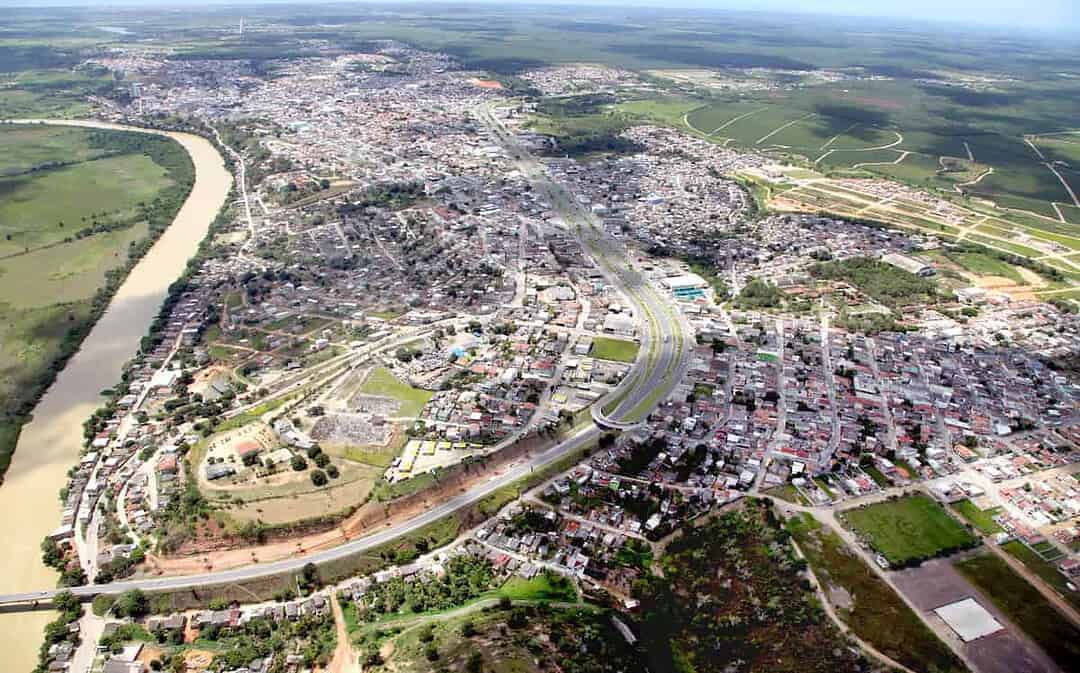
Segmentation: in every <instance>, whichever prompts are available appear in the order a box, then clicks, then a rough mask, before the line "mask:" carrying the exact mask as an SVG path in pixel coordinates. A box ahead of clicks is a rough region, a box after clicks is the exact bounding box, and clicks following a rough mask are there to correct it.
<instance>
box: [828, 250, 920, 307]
mask: <svg viewBox="0 0 1080 673" xmlns="http://www.w3.org/2000/svg"><path fill="white" fill-rule="evenodd" d="M810 274H811V275H812V276H814V277H815V278H820V279H823V280H842V281H845V282H847V283H850V284H851V285H854V286H855V287H857V288H859V289H860V290H861V291H863V292H864V293H866V294H867V295H868V296H869V297H870V298H871V299H873V300H875V301H878V302H881V303H882V304H885V305H886V306H907V305H910V304H917V303H927V302H932V301H934V300H935V299H936V297H937V285H936V284H935V283H934V282H933V281H930V280H926V279H925V278H920V277H918V276H916V275H914V274H911V273H908V272H907V271H904V270H902V269H898V268H896V267H895V266H892V265H891V264H886V263H885V262H881V261H878V260H876V259H870V258H869V257H857V258H854V259H848V260H844V261H842V262H827V263H824V264H817V265H815V266H814V267H812V268H811V269H810Z"/></svg>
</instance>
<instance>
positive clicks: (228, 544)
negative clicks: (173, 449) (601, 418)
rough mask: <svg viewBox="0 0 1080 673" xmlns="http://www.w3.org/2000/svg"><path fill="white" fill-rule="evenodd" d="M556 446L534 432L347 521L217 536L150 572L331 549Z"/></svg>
mask: <svg viewBox="0 0 1080 673" xmlns="http://www.w3.org/2000/svg"><path fill="white" fill-rule="evenodd" d="M551 445H552V441H551V440H550V439H542V438H538V437H529V438H527V439H523V440H520V441H518V442H516V443H515V444H514V445H512V446H510V447H507V448H505V449H503V450H502V451H499V452H498V453H494V454H491V455H490V456H489V458H488V460H487V462H486V466H481V465H479V464H473V465H464V464H463V465H458V466H456V467H454V468H453V469H450V470H447V471H446V472H445V473H444V474H443V475H442V476H441V477H440V479H439V482H438V484H437V485H436V486H434V487H431V488H428V489H425V490H421V491H419V492H417V493H413V494H411V495H408V496H404V497H401V498H398V499H396V500H393V501H392V502H374V501H372V502H368V503H366V504H365V505H363V506H362V507H360V508H359V509H357V510H356V512H355V513H353V514H352V515H351V516H349V517H348V518H347V519H345V520H344V521H338V522H335V521H328V522H325V523H319V522H311V523H310V524H307V523H305V524H304V525H302V526H301V525H298V526H294V527H290V528H288V529H282V530H279V531H272V532H270V533H269V534H268V539H267V542H266V543H265V544H262V545H250V544H249V543H247V542H246V541H244V540H243V539H242V538H240V537H239V536H231V537H223V538H221V539H220V540H217V541H216V546H213V545H214V541H211V540H203V541H202V543H203V546H202V547H201V548H200V549H199V550H198V553H197V554H195V555H187V556H179V555H178V556H166V557H162V556H148V557H147V558H148V564H147V565H148V569H149V571H150V573H151V574H156V575H161V574H169V575H184V574H195V573H202V572H208V571H210V570H226V569H228V568H237V567H241V566H246V565H251V564H252V563H267V562H270V561H276V560H280V559H283V558H289V557H292V556H303V555H305V554H308V553H311V552H313V551H320V550H323V549H330V548H333V547H336V546H339V545H341V544H343V543H345V542H348V541H349V540H352V539H354V538H357V537H360V536H362V535H367V534H370V533H371V532H372V531H374V530H377V529H381V528H385V527H388V526H392V525H393V524H395V523H398V522H401V521H405V520H408V519H411V518H413V517H415V516H417V515H419V514H421V513H423V512H425V511H427V510H428V509H429V508H430V507H431V506H432V505H434V504H435V503H438V502H442V501H444V500H446V499H447V498H449V497H451V496H454V495H459V494H461V493H463V492H465V491H467V490H468V489H469V488H471V487H472V486H474V485H476V484H478V483H480V482H482V481H484V480H486V479H488V478H490V477H491V476H492V475H495V474H499V473H501V472H503V471H504V470H505V469H506V468H507V467H508V466H509V465H510V464H512V463H514V462H516V461H517V460H519V459H521V458H522V457H523V456H526V455H528V454H531V453H533V452H534V451H538V450H542V449H546V448H549V447H550V446H551ZM466 523H467V524H468V523H469V522H466ZM476 523H478V522H476ZM186 549H190V547H186Z"/></svg>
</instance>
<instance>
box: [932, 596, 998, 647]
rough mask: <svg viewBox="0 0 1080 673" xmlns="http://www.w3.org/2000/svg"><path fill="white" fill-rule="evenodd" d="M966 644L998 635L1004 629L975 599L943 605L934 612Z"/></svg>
mask: <svg viewBox="0 0 1080 673" xmlns="http://www.w3.org/2000/svg"><path fill="white" fill-rule="evenodd" d="M934 612H936V613H937V616H938V617H941V618H942V619H943V620H944V621H945V623H946V624H948V625H949V628H951V629H952V630H953V631H956V635H958V636H960V639H961V640H963V641H964V642H965V643H970V642H971V641H973V640H977V639H979V638H982V637H983V636H988V635H990V634H991V633H997V632H998V631H1000V630H1001V629H1003V628H1004V627H1003V626H1002V625H1001V623H1000V622H998V620H996V619H994V616H993V615H992V614H990V613H989V612H988V611H987V610H986V608H984V607H983V606H981V605H979V604H978V602H976V600H975V599H974V598H965V599H964V600H962V601H957V602H955V603H949V604H948V605H942V606H941V607H940V608H937V609H936V610H934Z"/></svg>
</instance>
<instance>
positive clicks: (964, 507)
mask: <svg viewBox="0 0 1080 673" xmlns="http://www.w3.org/2000/svg"><path fill="white" fill-rule="evenodd" d="M952 506H953V509H955V510H956V511H957V512H959V514H960V516H962V517H964V519H966V520H967V522H968V523H970V524H971V525H972V526H975V528H977V529H979V531H980V532H982V533H985V534H986V535H993V534H995V533H1000V532H1001V531H1002V530H1004V529H1003V528H1002V527H1001V526H999V525H998V523H997V522H996V521H994V516H995V515H996V514H998V513H1000V512H1001V508H1000V507H994V508H992V509H979V508H978V507H976V506H975V503H973V502H971V501H970V500H961V501H960V502H956V503H953V505H952Z"/></svg>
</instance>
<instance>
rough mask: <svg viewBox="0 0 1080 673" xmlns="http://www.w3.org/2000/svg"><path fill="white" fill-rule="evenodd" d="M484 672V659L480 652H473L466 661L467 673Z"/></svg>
mask: <svg viewBox="0 0 1080 673" xmlns="http://www.w3.org/2000/svg"><path fill="white" fill-rule="evenodd" d="M483 670H484V657H483V655H481V654H480V653H479V652H473V653H472V654H470V655H469V658H468V660H466V661H465V671H466V673H481V671H483Z"/></svg>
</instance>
